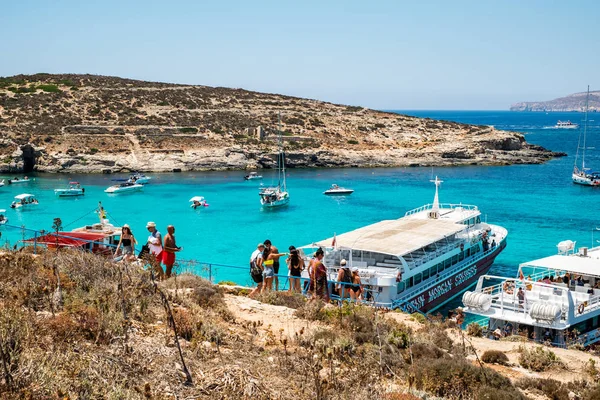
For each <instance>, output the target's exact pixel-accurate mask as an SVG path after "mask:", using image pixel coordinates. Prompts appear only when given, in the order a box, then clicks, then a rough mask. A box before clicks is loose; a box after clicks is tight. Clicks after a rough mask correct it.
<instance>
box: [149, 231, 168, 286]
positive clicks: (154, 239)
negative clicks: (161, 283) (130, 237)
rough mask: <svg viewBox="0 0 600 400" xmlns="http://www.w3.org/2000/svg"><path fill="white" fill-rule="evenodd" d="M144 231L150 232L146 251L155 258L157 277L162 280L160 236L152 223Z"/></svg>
mask: <svg viewBox="0 0 600 400" xmlns="http://www.w3.org/2000/svg"><path fill="white" fill-rule="evenodd" d="M146 229H148V232H150V236H148V241H147V243H148V249H149V251H150V254H152V255H153V256H154V257H155V258H156V264H157V265H158V277H159V278H160V279H162V277H163V275H164V271H163V269H162V267H161V265H160V263H161V261H162V252H163V248H162V235H161V234H160V232H159V231H158V230H157V229H156V224H155V223H154V222H152V221H150V222H148V223H147V224H146Z"/></svg>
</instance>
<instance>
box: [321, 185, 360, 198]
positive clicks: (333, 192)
mask: <svg viewBox="0 0 600 400" xmlns="http://www.w3.org/2000/svg"><path fill="white" fill-rule="evenodd" d="M352 193H354V190H353V189H346V188H343V187H341V186H338V185H336V184H335V183H334V184H333V185H331V187H330V188H329V189H327V190H326V191H324V192H323V194H325V195H327V196H344V195H348V194H352Z"/></svg>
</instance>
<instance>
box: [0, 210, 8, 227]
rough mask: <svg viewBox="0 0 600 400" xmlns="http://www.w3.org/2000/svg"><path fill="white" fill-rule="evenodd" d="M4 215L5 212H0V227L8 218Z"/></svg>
mask: <svg viewBox="0 0 600 400" xmlns="http://www.w3.org/2000/svg"><path fill="white" fill-rule="evenodd" d="M5 213H6V210H0V225H4V224H6V223H7V222H8V218H7V217H6V215H4V214H5Z"/></svg>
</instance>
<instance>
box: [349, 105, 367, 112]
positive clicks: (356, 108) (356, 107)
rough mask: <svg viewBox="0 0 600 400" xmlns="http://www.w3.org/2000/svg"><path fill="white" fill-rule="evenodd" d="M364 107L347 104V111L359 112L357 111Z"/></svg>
mask: <svg viewBox="0 0 600 400" xmlns="http://www.w3.org/2000/svg"><path fill="white" fill-rule="evenodd" d="M362 109H363V108H362V107H358V106H347V107H346V111H347V112H357V111H362Z"/></svg>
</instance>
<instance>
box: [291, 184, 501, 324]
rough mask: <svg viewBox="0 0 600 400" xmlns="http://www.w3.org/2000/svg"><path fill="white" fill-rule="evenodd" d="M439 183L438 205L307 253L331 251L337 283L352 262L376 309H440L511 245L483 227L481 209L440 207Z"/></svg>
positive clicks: (331, 273) (328, 262) (329, 263)
mask: <svg viewBox="0 0 600 400" xmlns="http://www.w3.org/2000/svg"><path fill="white" fill-rule="evenodd" d="M433 182H434V183H435V186H436V191H435V197H434V201H433V203H432V204H427V205H424V206H422V207H419V208H416V209H414V210H411V211H408V212H406V214H405V215H404V217H402V218H400V219H396V220H384V221H380V222H377V223H375V224H372V225H368V226H365V227H363V228H359V229H356V230H354V231H351V232H347V233H344V234H342V235H334V237H332V238H329V239H325V240H321V241H319V242H316V243H313V244H311V245H308V246H304V247H303V248H302V251H303V253H304V254H307V252H308V251H311V250H312V249H314V248H316V247H321V248H323V249H324V250H325V257H324V259H323V260H324V261H323V263H324V265H325V267H326V268H327V271H328V279H329V281H330V282H331V281H336V279H337V274H338V271H339V269H340V263H341V260H347V265H348V266H349V267H356V268H357V269H358V273H359V276H360V278H361V281H362V284H363V286H364V295H363V299H364V300H366V301H368V302H370V303H372V304H374V305H377V306H382V307H389V308H400V309H403V310H405V311H408V312H411V313H412V312H416V311H418V312H431V311H433V310H435V309H437V308H438V307H440V306H441V305H443V304H444V303H446V302H447V301H449V300H450V299H452V298H454V297H456V296H458V295H460V294H461V293H462V292H463V291H464V290H466V289H467V288H469V287H470V286H471V285H473V284H474V283H475V282H476V281H477V277H479V276H480V275H483V274H485V273H487V271H488V270H489V269H490V267H491V265H492V263H493V262H494V259H495V258H496V257H497V256H498V254H500V252H501V251H502V250H503V249H504V248H505V247H506V237H507V235H508V233H507V231H506V229H504V228H502V227H500V226H496V225H489V224H486V223H482V222H481V212H480V211H479V209H478V208H477V207H476V206H473V205H464V204H440V203H439V200H438V188H439V185H440V184H441V182H442V181H440V180H439V179H437V177H436V179H435V181H433ZM305 275H306V272H305ZM306 277H307V276H306Z"/></svg>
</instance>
